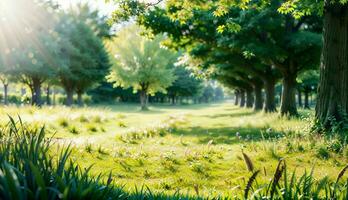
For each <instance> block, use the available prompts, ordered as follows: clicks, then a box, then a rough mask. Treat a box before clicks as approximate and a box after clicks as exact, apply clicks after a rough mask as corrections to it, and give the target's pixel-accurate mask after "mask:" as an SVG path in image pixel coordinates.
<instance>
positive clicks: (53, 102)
mask: <svg viewBox="0 0 348 200" xmlns="http://www.w3.org/2000/svg"><path fill="white" fill-rule="evenodd" d="M52 105H56V91H55V90H54V88H53V90H52Z"/></svg>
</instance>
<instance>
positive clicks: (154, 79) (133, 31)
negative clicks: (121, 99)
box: [108, 26, 178, 110]
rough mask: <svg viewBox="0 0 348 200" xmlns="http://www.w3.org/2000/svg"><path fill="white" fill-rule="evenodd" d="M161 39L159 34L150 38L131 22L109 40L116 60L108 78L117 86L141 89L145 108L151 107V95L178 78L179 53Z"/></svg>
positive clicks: (163, 89)
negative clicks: (166, 46)
mask: <svg viewBox="0 0 348 200" xmlns="http://www.w3.org/2000/svg"><path fill="white" fill-rule="evenodd" d="M162 40H163V37H160V36H157V37H155V38H154V39H152V40H150V39H147V38H145V37H143V36H141V35H140V30H139V29H138V28H137V27H135V26H131V27H128V28H125V29H124V30H122V31H121V32H120V33H118V36H117V37H116V38H115V39H114V40H113V41H111V42H109V43H108V47H109V50H110V52H111V54H112V55H114V58H113V59H114V62H115V65H114V66H113V68H112V72H111V74H110V75H109V76H108V80H109V81H110V82H114V83H115V84H114V85H115V86H116V87H117V86H121V87H123V88H130V87H132V88H133V89H134V91H139V93H140V102H141V109H142V110H147V109H148V108H147V103H148V95H154V94H155V93H156V92H166V88H168V87H169V86H171V85H172V83H173V82H174V81H175V78H176V77H175V76H174V72H173V66H174V63H175V61H176V60H177V57H178V56H177V54H176V53H173V52H171V51H169V50H168V49H166V48H164V47H162V46H161V45H160V42H161V41H162Z"/></svg>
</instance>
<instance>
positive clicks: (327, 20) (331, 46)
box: [279, 0, 348, 130]
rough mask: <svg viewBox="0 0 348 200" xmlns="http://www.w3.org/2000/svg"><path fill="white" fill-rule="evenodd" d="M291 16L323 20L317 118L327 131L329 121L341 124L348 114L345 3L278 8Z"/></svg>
mask: <svg viewBox="0 0 348 200" xmlns="http://www.w3.org/2000/svg"><path fill="white" fill-rule="evenodd" d="M279 11H280V12H282V13H283V14H292V15H293V16H294V18H297V19H299V18H307V17H308V16H319V17H320V18H321V19H322V21H323V24H324V25H323V48H322V54H321V63H320V81H319V88H318V100H317V104H316V109H315V110H316V114H315V116H316V119H317V121H318V123H319V124H321V127H323V128H324V129H326V130H330V128H331V126H332V125H333V124H332V121H336V122H337V123H338V124H341V125H342V127H343V125H344V124H345V123H347V121H346V117H345V116H346V115H347V113H348V91H347V85H348V59H347V55H348V43H347V42H346V41H347V38H348V4H347V1H336V0H320V1H317V2H313V1H310V0H300V1H288V2H284V3H283V5H282V7H281V8H280V9H279Z"/></svg>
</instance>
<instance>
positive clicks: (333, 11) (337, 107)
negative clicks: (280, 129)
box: [315, 0, 348, 129]
mask: <svg viewBox="0 0 348 200" xmlns="http://www.w3.org/2000/svg"><path fill="white" fill-rule="evenodd" d="M323 30H324V31H323V38H324V45H323V51H322V58H321V66H320V83H319V89H318V101H317V104H316V114H315V115H316V119H317V120H318V121H319V122H320V123H321V124H322V125H324V127H325V128H327V129H330V128H331V127H330V126H331V123H330V121H331V119H335V120H336V121H337V122H338V123H339V122H344V120H345V116H346V114H347V113H348V42H347V41H348V6H347V4H344V5H342V4H341V3H340V2H339V1H337V2H336V1H329V0H325V2H324V29H323Z"/></svg>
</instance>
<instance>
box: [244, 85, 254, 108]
mask: <svg viewBox="0 0 348 200" xmlns="http://www.w3.org/2000/svg"><path fill="white" fill-rule="evenodd" d="M246 98H247V99H246V107H247V108H252V107H253V104H254V97H253V90H250V89H249V90H247V91H246Z"/></svg>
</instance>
